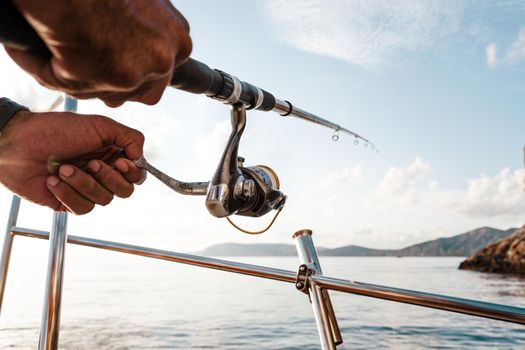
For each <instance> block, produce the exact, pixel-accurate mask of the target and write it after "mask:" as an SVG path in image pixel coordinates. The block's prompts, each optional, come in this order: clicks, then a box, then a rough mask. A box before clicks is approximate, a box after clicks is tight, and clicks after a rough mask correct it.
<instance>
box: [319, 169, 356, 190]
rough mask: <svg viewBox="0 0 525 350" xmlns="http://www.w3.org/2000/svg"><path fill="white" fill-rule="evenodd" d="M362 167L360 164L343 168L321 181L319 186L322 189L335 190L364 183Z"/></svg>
mask: <svg viewBox="0 0 525 350" xmlns="http://www.w3.org/2000/svg"><path fill="white" fill-rule="evenodd" d="M365 181H366V180H365V176H364V174H363V167H362V166H361V165H360V164H357V165H355V166H354V167H352V168H344V169H343V170H341V171H339V172H334V173H332V174H329V175H328V176H326V177H324V178H323V179H321V181H320V182H319V185H320V186H321V187H323V188H337V187H340V186H344V185H347V184H348V183H355V182H357V183H359V184H363V183H365Z"/></svg>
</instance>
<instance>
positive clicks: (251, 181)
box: [136, 103, 286, 234]
mask: <svg viewBox="0 0 525 350" xmlns="http://www.w3.org/2000/svg"><path fill="white" fill-rule="evenodd" d="M231 125H232V131H231V134H230V137H229V139H228V142H227V144H226V147H225V149H224V152H223V154H222V157H221V160H220V162H219V164H218V166H217V170H216V171H215V174H214V175H213V177H212V179H211V181H209V182H182V181H179V180H176V179H174V178H172V177H170V176H168V175H166V174H164V173H163V172H161V171H160V170H158V169H156V168H155V167H153V166H152V165H151V164H149V163H148V162H147V161H146V160H145V159H144V158H140V159H139V160H137V161H136V164H137V165H138V166H139V167H141V168H144V169H146V170H147V171H148V172H149V173H151V174H152V175H153V176H155V177H157V178H158V179H159V180H160V181H162V182H163V183H164V184H166V185H167V186H168V187H170V188H171V189H173V190H175V191H176V192H178V193H180V194H184V195H205V196H206V201H205V205H206V208H207V209H208V211H209V212H210V214H211V215H213V216H215V217H218V218H223V217H226V218H227V219H228V221H229V222H230V223H231V224H232V225H233V226H234V227H236V228H237V229H239V230H240V231H242V232H245V233H249V234H258V233H263V232H265V231H267V230H268V229H269V228H270V227H271V225H272V224H273V222H274V221H275V219H276V218H277V215H278V214H279V213H280V211H281V210H282V209H283V207H284V204H285V202H286V195H284V194H283V193H282V192H281V191H280V190H279V187H280V183H279V178H278V176H277V174H276V173H275V171H273V170H272V169H271V168H270V167H268V166H265V165H256V166H249V167H245V166H244V158H242V157H239V156H238V151H239V144H240V141H241V137H242V134H243V132H244V129H245V127H246V107H245V106H244V104H242V103H236V104H233V105H232V106H231ZM272 210H277V213H276V215H275V217H274V219H273V220H272V221H271V223H270V225H269V226H268V227H267V228H266V229H264V230H261V231H257V232H251V231H246V230H243V229H241V228H240V227H238V226H237V225H235V224H234V223H233V222H232V221H231V220H230V219H229V216H231V215H241V216H250V217H260V216H263V215H265V214H267V213H268V212H270V211H272Z"/></svg>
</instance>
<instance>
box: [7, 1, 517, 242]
mask: <svg viewBox="0 0 525 350" xmlns="http://www.w3.org/2000/svg"><path fill="white" fill-rule="evenodd" d="M174 4H175V6H176V7H177V8H178V9H179V10H180V11H181V12H182V13H183V14H184V15H185V16H186V18H187V19H188V21H189V22H190V25H191V36H192V40H193V45H194V50H193V53H192V57H193V58H195V59H198V60H200V61H202V62H205V63H207V64H208V65H209V66H211V67H214V68H218V69H221V70H224V71H227V72H229V73H231V74H234V75H236V76H237V77H239V78H240V79H242V80H245V81H249V82H252V83H254V84H256V85H258V86H260V87H262V88H264V89H266V90H268V91H270V92H272V93H273V94H274V95H276V96H277V97H279V98H281V99H287V100H290V101H292V102H293V103H294V104H295V105H296V106H298V107H300V108H303V109H306V110H308V111H310V112H312V113H315V114H318V115H320V116H323V117H324V118H327V119H330V120H332V121H334V122H336V123H338V124H341V125H342V126H345V127H347V128H348V129H350V130H352V131H354V132H356V133H358V134H361V135H363V136H364V137H366V138H368V139H369V140H371V141H372V142H373V143H374V144H375V145H377V147H378V148H379V149H380V152H379V153H376V152H374V151H372V150H371V149H370V148H365V147H364V145H363V144H362V143H361V144H359V145H357V146H356V145H354V140H353V138H351V137H346V136H345V135H341V137H340V139H339V141H338V142H333V141H332V134H333V133H332V131H331V130H329V129H324V128H321V127H319V126H316V125H313V124H309V123H306V122H303V121H301V120H298V119H295V118H284V117H280V116H278V115H276V114H271V113H263V112H254V111H250V112H249V113H248V125H247V128H246V132H245V136H244V137H243V139H242V141H241V147H240V155H242V156H243V157H244V158H246V164H247V165H255V164H265V165H268V166H270V167H272V168H273V169H274V170H275V171H276V172H277V173H278V175H279V177H280V181H281V189H282V190H283V192H285V193H286V194H287V195H288V202H287V204H286V206H285V208H284V210H283V212H282V213H281V216H280V217H279V218H278V219H277V221H276V223H275V225H274V226H273V227H272V229H271V230H270V231H269V232H267V233H265V234H263V235H260V236H248V235H245V234H243V233H240V232H238V231H236V230H235V229H234V228H233V227H231V226H230V225H229V224H228V223H227V222H226V220H224V219H217V218H214V217H212V216H211V215H210V214H209V213H208V212H207V210H206V208H205V206H204V198H203V197H184V196H182V195H179V194H177V193H174V192H172V191H171V190H169V189H168V188H166V187H164V186H163V185H161V184H160V183H159V182H158V181H157V180H156V179H155V178H153V177H150V178H149V179H148V180H147V181H146V183H145V184H143V185H142V186H140V187H138V188H137V189H136V192H135V194H134V195H133V196H132V197H131V198H130V199H127V200H120V199H116V200H115V201H114V202H113V203H112V204H110V205H109V206H107V207H98V208H96V209H95V210H94V211H93V212H92V213H90V214H88V215H85V216H80V217H77V216H70V219H69V228H68V232H69V233H70V234H74V235H83V236H89V237H97V238H101V239H107V240H113V241H119V242H129V243H133V244H141V245H146V246H150V247H160V248H163V249H170V250H175V251H184V252H192V251H198V250H201V249H203V248H205V247H207V246H209V245H212V244H216V243H223V242H239V243H292V239H291V236H292V234H293V233H294V232H295V231H297V230H299V229H303V228H310V229H312V230H313V231H314V240H315V242H316V244H317V245H318V246H325V247H337V246H342V245H349V244H356V245H363V246H368V247H373V248H401V247H404V246H407V245H410V244H414V243H419V242H422V241H425V240H429V239H434V238H437V237H442V236H452V235H455V234H459V233H463V232H466V231H469V230H472V229H475V228H478V227H482V226H492V227H496V228H500V229H508V228H511V227H518V226H521V225H523V224H525V192H524V189H525V188H524V187H525V186H524V178H525V170H524V164H523V157H524V156H523V148H524V144H525V137H524V134H525V115H524V107H525V3H523V2H522V1H519V0H518V1H514V0H506V1H483V0H480V1H468V0H465V1H446V0H433V1H430V0H423V1H422V0H404V1H386V0H384V1H383V0H374V1H349V0H348V1H343V0H333V1H330V2H327V1H321V0H286V1H285V0H266V1H262V0H261V1H241V0H230V1H221V2H218V1H210V0H206V1H205V0H201V1H190V0H177V1H174ZM0 73H1V76H2V79H1V80H0V95H2V96H7V97H10V98H12V99H14V100H17V101H18V102H21V103H24V104H26V105H28V106H30V107H31V108H33V110H35V111H37V110H45V109H46V108H47V107H48V106H49V105H51V103H52V102H53V100H54V99H55V98H56V97H57V96H58V94H57V93H56V92H52V91H47V90H45V89H43V88H41V87H39V86H38V84H37V83H35V82H34V81H32V80H31V78H30V77H28V76H27V75H25V73H23V72H22V71H20V70H19V69H18V68H17V67H16V66H15V65H14V64H13V63H12V62H10V61H9V58H8V57H7V56H6V55H5V54H4V53H3V52H2V53H1V54H0ZM79 108H80V112H81V113H88V114H102V115H107V116H109V117H112V118H114V119H116V120H118V121H120V122H121V123H124V124H126V125H129V126H131V127H134V128H137V129H139V130H141V131H142V132H143V133H144V134H145V136H146V147H145V155H146V158H147V159H148V160H149V161H150V162H151V163H152V164H154V165H155V166H157V167H158V168H160V169H162V170H163V171H165V172H167V173H168V174H170V175H171V176H173V177H175V178H177V179H180V180H184V181H208V180H209V179H210V178H211V176H212V175H213V172H214V170H215V167H216V166H217V163H218V162H219V158H220V154H221V153H222V149H223V147H224V145H225V143H226V140H227V138H228V135H229V133H230V123H229V109H228V107H227V106H225V105H223V104H221V103H218V102H217V101H214V100H210V99H207V98H205V97H203V96H197V95H191V94H188V93H185V92H180V91H176V90H174V89H171V88H168V89H167V90H166V92H165V94H164V96H163V99H162V101H161V102H160V103H159V104H158V105H156V106H154V107H149V106H142V105H139V104H136V103H127V104H126V105H124V106H123V107H120V108H117V109H110V108H107V107H105V106H104V105H103V104H102V103H101V102H99V101H95V100H91V101H81V102H80V104H79ZM10 198H11V194H10V193H9V192H8V191H7V190H5V189H0V224H5V222H6V219H7V214H8V210H9V205H10ZM270 219H271V218H270V215H267V216H266V217H263V218H259V219H249V218H241V217H233V220H234V221H235V222H236V223H238V224H240V225H242V226H243V227H246V228H248V229H258V228H262V227H264V226H265V225H266V224H267V223H268V222H269V220H270ZM19 225H20V226H25V227H31V228H38V229H43V230H47V229H49V227H50V226H51V212H50V210H48V209H46V208H40V207H37V206H35V205H32V204H30V203H27V202H24V203H23V205H22V209H21V213H20V219H19Z"/></svg>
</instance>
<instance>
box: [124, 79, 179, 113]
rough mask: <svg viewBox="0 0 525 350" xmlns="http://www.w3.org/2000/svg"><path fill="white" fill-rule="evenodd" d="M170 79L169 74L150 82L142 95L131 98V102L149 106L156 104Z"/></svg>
mask: <svg viewBox="0 0 525 350" xmlns="http://www.w3.org/2000/svg"><path fill="white" fill-rule="evenodd" d="M170 78H171V74H169V76H168V75H167V76H166V77H163V78H160V79H156V80H154V81H152V82H151V83H150V85H149V86H148V89H145V90H144V91H143V92H142V93H140V94H138V95H137V96H135V97H133V98H132V99H131V101H136V102H141V103H144V104H147V105H150V106H153V105H155V104H157V103H158V102H159V101H160V99H161V98H162V94H163V93H164V90H166V86H168V83H169V82H170V80H171V79H170Z"/></svg>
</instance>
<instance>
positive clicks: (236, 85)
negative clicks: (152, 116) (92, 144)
mask: <svg viewBox="0 0 525 350" xmlns="http://www.w3.org/2000/svg"><path fill="white" fill-rule="evenodd" d="M0 42H2V43H4V44H6V45H9V46H13V47H15V48H18V49H22V50H28V51H32V52H35V53H38V54H41V55H45V56H51V52H50V51H49V49H48V47H47V46H46V45H45V43H44V42H43V41H42V39H41V38H40V37H39V36H38V34H37V33H36V32H35V30H34V29H33V28H32V27H31V25H29V23H28V22H27V20H26V19H25V18H24V17H23V16H22V14H21V13H20V12H19V11H18V9H17V8H16V7H15V6H14V5H13V3H12V2H11V1H2V4H1V5H0ZM169 86H171V87H173V88H175V89H178V90H182V91H186V92H190V93H194V94H204V95H206V96H208V97H210V98H213V99H216V100H219V101H221V102H224V103H227V104H235V103H243V104H244V105H246V106H247V109H255V110H259V111H264V112H270V111H271V112H275V113H278V114H280V115H281V116H293V117H296V118H299V119H302V120H306V121H309V122H312V123H315V124H318V125H321V126H324V127H327V128H330V129H332V130H334V131H335V132H342V133H346V134H349V135H351V136H353V137H355V138H356V139H360V140H362V141H364V142H365V143H366V144H368V145H370V146H372V147H374V145H373V143H372V142H370V141H369V140H367V139H366V138H364V137H362V136H360V135H358V134H357V133H355V132H353V131H350V130H349V129H347V128H344V127H342V126H341V125H339V124H336V123H334V122H331V121H329V120H327V119H324V118H322V117H319V116H317V115H315V114H313V113H310V112H308V111H305V110H304V109H301V108H298V107H297V106H295V105H294V104H293V103H291V102H290V101H288V100H285V99H279V98H276V97H275V96H274V95H273V94H272V93H270V92H268V91H266V90H264V89H261V88H259V87H258V86H256V85H253V84H250V83H247V82H245V81H242V80H240V79H239V78H237V77H236V76H234V75H232V74H229V73H226V72H223V71H221V70H218V69H212V68H210V67H209V66H208V65H206V64H204V63H202V62H199V61H197V60H195V59H192V58H189V59H188V60H187V61H186V62H185V63H183V64H181V65H180V66H178V67H176V68H175V70H174V72H173V75H172V78H171V81H170V83H169Z"/></svg>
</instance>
